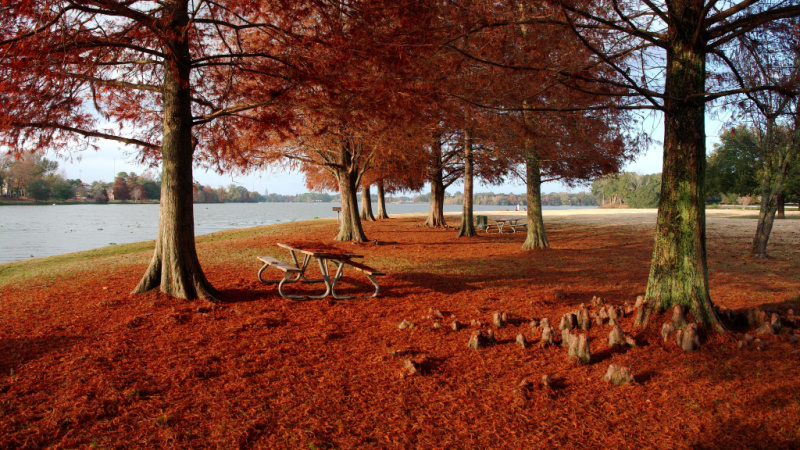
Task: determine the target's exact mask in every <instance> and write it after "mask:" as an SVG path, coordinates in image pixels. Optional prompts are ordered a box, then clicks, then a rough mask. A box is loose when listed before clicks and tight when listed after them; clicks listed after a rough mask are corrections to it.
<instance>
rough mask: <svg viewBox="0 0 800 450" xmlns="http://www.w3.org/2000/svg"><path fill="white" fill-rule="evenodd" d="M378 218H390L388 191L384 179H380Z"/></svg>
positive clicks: (378, 183) (378, 184)
mask: <svg viewBox="0 0 800 450" xmlns="http://www.w3.org/2000/svg"><path fill="white" fill-rule="evenodd" d="M376 184H377V186H378V219H388V218H389V214H386V191H384V189H383V180H378V182H377V183H376Z"/></svg>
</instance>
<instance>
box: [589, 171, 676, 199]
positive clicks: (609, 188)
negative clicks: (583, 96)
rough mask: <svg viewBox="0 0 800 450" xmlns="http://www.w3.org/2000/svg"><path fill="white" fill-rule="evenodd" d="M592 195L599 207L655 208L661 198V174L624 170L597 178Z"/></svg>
mask: <svg viewBox="0 0 800 450" xmlns="http://www.w3.org/2000/svg"><path fill="white" fill-rule="evenodd" d="M592 195H594V196H595V199H596V201H597V204H598V205H600V207H629V208H657V207H658V204H659V200H660V199H661V174H660V173H654V174H650V175H640V174H638V173H634V172H625V173H622V174H620V175H616V176H607V177H602V178H598V179H597V180H595V181H594V182H593V183H592Z"/></svg>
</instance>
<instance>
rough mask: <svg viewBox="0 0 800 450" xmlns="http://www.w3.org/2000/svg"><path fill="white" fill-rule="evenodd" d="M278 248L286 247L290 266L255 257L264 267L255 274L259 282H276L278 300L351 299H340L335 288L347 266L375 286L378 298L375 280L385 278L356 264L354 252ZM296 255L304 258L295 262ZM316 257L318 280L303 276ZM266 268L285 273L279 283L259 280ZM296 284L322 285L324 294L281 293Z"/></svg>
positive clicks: (375, 271)
mask: <svg viewBox="0 0 800 450" xmlns="http://www.w3.org/2000/svg"><path fill="white" fill-rule="evenodd" d="M278 246H279V247H282V248H285V249H287V250H289V253H290V255H291V257H292V263H293V264H287V263H285V262H283V261H281V260H279V259H276V258H272V257H270V256H258V257H257V258H258V260H259V261H261V262H262V263H263V266H262V267H261V269H259V271H258V279H259V281H261V282H262V283H276V282H277V283H278V293H279V294H280V295H281V297H284V298H316V299H320V298H325V297H327V296H328V295H330V296H331V297H333V298H335V299H347V298H351V297H349V296H340V295H337V294H336V291H335V287H336V282H338V281H339V280H340V279H341V278H342V275H343V273H344V266H346V265H347V266H350V267H352V268H353V269H355V270H357V271H360V272H362V273H364V275H366V276H367V279H369V281H370V282H372V284H373V285H374V286H375V293H374V294H373V295H372V296H373V297H377V296H378V290H379V286H378V281H377V279H376V277H378V276H382V275H386V274H385V273H384V272H381V271H379V270H375V269H373V268H371V267H368V266H366V265H364V264H361V263H358V262H355V261H353V259H354V258H363V256H362V255H357V254H355V253H338V252H337V253H333V252H326V251H318V250H306V249H302V248H297V247H293V246H291V245H288V244H282V243H278ZM298 255H302V256H303V261H302V262H300V260H299V259H298ZM312 258H315V259H316V260H317V262H318V263H319V269H320V272H321V273H322V278H318V279H309V278H307V277H306V269H307V268H308V265H309V263H310V262H311V259H312ZM268 267H272V268H275V269H278V270H281V271H283V272H284V277H283V279H282V280H264V279H263V278H262V277H261V274H262V273H263V272H264V270H265V269H267V268H268ZM331 267H333V269H334V270H335V272H334V274H333V276H331ZM298 281H302V282H305V283H325V292H324V293H323V294H321V295H307V296H303V295H291V294H287V293H286V292H284V290H283V286H284V285H285V284H287V283H296V282H298Z"/></svg>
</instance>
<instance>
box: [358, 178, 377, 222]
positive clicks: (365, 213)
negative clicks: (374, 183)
mask: <svg viewBox="0 0 800 450" xmlns="http://www.w3.org/2000/svg"><path fill="white" fill-rule="evenodd" d="M369 188H370V187H369V186H362V187H361V216H360V217H361V220H369V221H370V222H375V214H373V213H372V196H371V195H370V193H369Z"/></svg>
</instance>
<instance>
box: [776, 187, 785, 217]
mask: <svg viewBox="0 0 800 450" xmlns="http://www.w3.org/2000/svg"><path fill="white" fill-rule="evenodd" d="M775 217H776V218H778V219H785V218H786V194H785V193H783V192H781V194H780V195H779V196H778V214H777V215H776V216H775Z"/></svg>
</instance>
